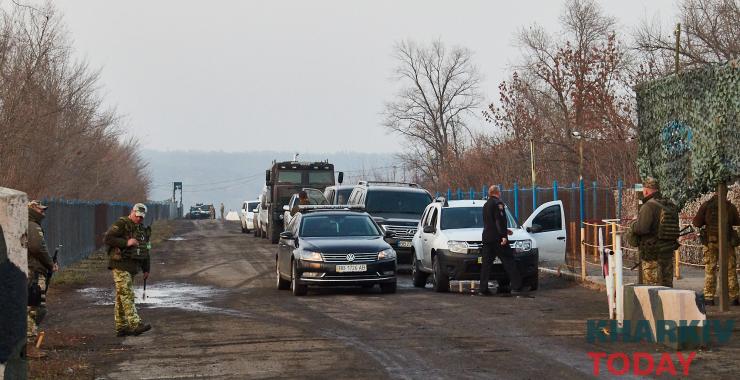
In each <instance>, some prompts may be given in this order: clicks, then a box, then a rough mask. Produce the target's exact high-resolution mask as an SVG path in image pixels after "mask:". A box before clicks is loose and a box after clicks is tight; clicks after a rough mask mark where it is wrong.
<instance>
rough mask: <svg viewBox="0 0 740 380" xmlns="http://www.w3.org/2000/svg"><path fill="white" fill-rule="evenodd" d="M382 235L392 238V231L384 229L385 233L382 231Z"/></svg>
mask: <svg viewBox="0 0 740 380" xmlns="http://www.w3.org/2000/svg"><path fill="white" fill-rule="evenodd" d="M383 237H384V238H386V239H390V238H392V237H393V231H385V233H383Z"/></svg>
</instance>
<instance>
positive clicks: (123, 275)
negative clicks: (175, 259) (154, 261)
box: [105, 203, 152, 337]
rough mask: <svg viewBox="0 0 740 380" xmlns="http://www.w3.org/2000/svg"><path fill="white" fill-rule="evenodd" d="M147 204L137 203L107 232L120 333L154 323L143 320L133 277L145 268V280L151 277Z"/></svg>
mask: <svg viewBox="0 0 740 380" xmlns="http://www.w3.org/2000/svg"><path fill="white" fill-rule="evenodd" d="M146 211H147V208H146V205H144V204H142V203H137V204H135V205H134V207H133V209H131V213H130V214H129V215H128V216H124V217H122V218H120V219H118V220H117V221H115V223H113V225H112V226H111V227H110V229H108V231H107V232H106V233H105V244H107V245H108V246H109V247H110V249H109V251H108V255H109V257H110V260H109V262H108V269H110V270H111V272H112V273H113V281H114V282H115V285H116V299H115V306H114V314H115V318H114V319H115V326H116V336H119V337H123V336H127V335H140V334H141V333H143V332H146V331H149V330H150V329H151V328H152V326H151V325H149V324H146V323H143V322H142V321H141V318H140V317H139V314H138V313H137V312H136V305H135V304H134V284H133V278H134V276H135V275H136V274H137V273H139V269H141V271H142V272H144V281H146V279H147V278H148V277H149V270H150V260H149V250H150V249H151V244H150V243H149V238H150V236H151V228H149V227H144V225H143V224H142V223H143V222H144V217H145V216H146Z"/></svg>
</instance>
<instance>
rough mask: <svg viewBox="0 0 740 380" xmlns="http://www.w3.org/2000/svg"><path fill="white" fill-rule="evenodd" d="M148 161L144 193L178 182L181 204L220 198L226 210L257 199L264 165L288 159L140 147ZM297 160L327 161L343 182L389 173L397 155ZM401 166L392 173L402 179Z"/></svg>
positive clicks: (159, 195)
mask: <svg viewBox="0 0 740 380" xmlns="http://www.w3.org/2000/svg"><path fill="white" fill-rule="evenodd" d="M142 156H143V157H144V159H145V160H147V161H148V162H149V171H150V173H151V176H152V189H151V191H150V194H149V198H150V199H152V200H164V199H169V198H171V197H172V182H174V181H182V183H183V203H184V204H185V207H186V209H187V208H188V207H190V206H191V205H193V204H195V203H196V202H202V203H213V204H214V205H215V206H216V208H217V209H218V205H219V204H220V203H221V202H223V203H224V206H225V207H226V210H229V209H232V210H235V209H238V208H239V207H240V206H241V202H242V201H245V200H250V199H256V198H257V195H258V194H259V192H260V191H261V190H262V186H263V185H264V181H265V170H266V169H269V168H270V165H271V164H272V161H273V160H278V161H287V160H291V159H292V158H293V153H288V152H238V153H226V152H204V151H168V152H164V151H156V150H144V151H143V152H142ZM298 159H299V161H317V160H327V159H328V160H329V162H331V163H333V164H334V166H335V168H336V169H335V170H336V171H344V172H345V181H344V183H356V182H357V181H358V180H359V179H390V178H393V172H394V169H393V165H394V164H396V157H395V156H394V155H392V154H376V153H352V152H338V153H327V154H313V153H311V154H308V153H307V154H301V155H300V156H299V157H298ZM403 175H404V174H403V173H402V171H401V169H400V168H398V169H397V171H396V176H397V177H396V178H398V179H401V178H402V177H403Z"/></svg>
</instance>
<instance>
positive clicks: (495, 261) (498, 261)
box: [478, 256, 502, 264]
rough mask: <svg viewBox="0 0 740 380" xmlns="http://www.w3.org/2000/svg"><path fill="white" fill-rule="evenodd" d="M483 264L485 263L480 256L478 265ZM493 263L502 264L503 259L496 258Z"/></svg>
mask: <svg viewBox="0 0 740 380" xmlns="http://www.w3.org/2000/svg"><path fill="white" fill-rule="evenodd" d="M482 263H483V257H481V256H478V264H482ZM493 263H494V264H502V263H501V259H500V258H498V257H496V258H495V259H493Z"/></svg>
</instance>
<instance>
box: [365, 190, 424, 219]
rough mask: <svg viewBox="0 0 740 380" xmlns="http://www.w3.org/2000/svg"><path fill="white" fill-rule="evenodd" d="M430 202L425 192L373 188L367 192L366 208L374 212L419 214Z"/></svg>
mask: <svg viewBox="0 0 740 380" xmlns="http://www.w3.org/2000/svg"><path fill="white" fill-rule="evenodd" d="M431 202H432V197H430V196H429V194H427V193H425V192H416V191H392V190H373V191H368V192H367V202H366V205H365V207H366V210H367V212H369V213H371V214H374V213H389V214H391V213H392V214H411V215H421V213H422V212H424V208H425V207H427V205H428V204H429V203H431Z"/></svg>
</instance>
